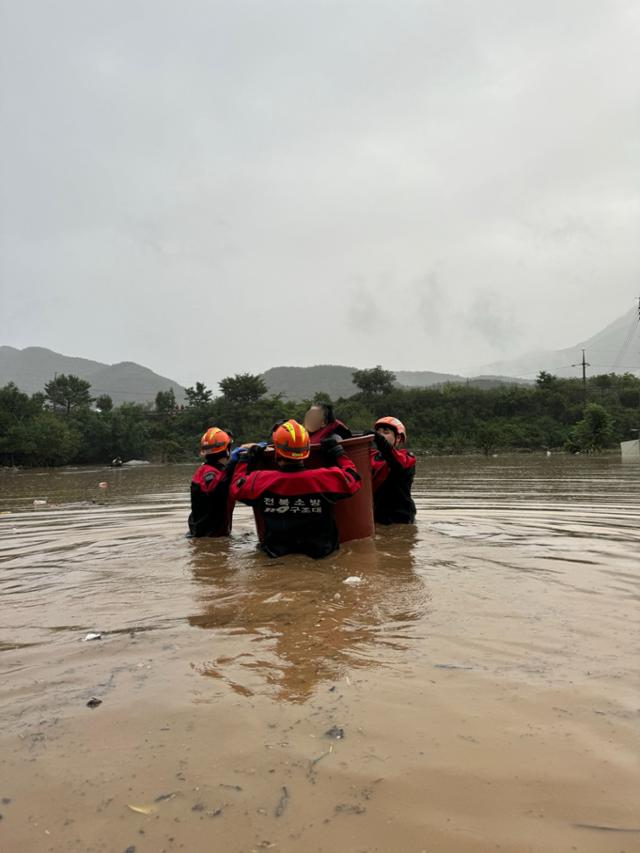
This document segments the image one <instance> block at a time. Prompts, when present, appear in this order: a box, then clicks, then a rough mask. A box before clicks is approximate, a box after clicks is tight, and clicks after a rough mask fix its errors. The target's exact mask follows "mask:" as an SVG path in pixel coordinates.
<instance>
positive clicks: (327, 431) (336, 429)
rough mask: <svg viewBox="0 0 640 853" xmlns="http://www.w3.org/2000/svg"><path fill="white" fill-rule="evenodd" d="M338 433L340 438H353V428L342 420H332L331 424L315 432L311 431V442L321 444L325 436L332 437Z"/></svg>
mask: <svg viewBox="0 0 640 853" xmlns="http://www.w3.org/2000/svg"><path fill="white" fill-rule="evenodd" d="M334 435H337V436H338V437H339V438H351V430H350V429H349V427H348V426H347V425H346V424H343V423H342V421H338V420H335V421H331V423H330V424H327V425H326V426H323V427H320V429H317V430H316V431H315V432H310V433H309V439H310V440H311V444H320V442H321V441H322V440H323V439H324V438H331V437H332V436H334Z"/></svg>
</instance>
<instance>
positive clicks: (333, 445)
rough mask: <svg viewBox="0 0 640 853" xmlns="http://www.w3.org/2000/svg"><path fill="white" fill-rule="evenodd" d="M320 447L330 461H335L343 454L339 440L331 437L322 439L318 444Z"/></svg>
mask: <svg viewBox="0 0 640 853" xmlns="http://www.w3.org/2000/svg"><path fill="white" fill-rule="evenodd" d="M320 447H321V448H322V450H323V452H324V453H325V454H326V455H327V456H328V457H329V458H330V459H337V458H338V456H342V455H343V454H344V447H343V446H342V442H341V441H340V439H338V438H334V437H333V436H329V438H323V439H322V441H321V442H320Z"/></svg>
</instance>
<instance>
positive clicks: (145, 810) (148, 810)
mask: <svg viewBox="0 0 640 853" xmlns="http://www.w3.org/2000/svg"><path fill="white" fill-rule="evenodd" d="M127 808H128V809H129V810H130V811H132V812H135V813H136V814H155V812H157V811H158V809H157V808H156V807H155V806H153V805H149V806H134V805H132V804H131V803H127Z"/></svg>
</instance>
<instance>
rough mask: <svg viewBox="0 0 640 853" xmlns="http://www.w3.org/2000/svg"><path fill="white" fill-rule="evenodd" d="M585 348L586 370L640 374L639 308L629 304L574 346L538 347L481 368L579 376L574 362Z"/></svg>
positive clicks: (518, 373) (505, 372)
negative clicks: (538, 348) (558, 347)
mask: <svg viewBox="0 0 640 853" xmlns="http://www.w3.org/2000/svg"><path fill="white" fill-rule="evenodd" d="M583 349H584V350H585V354H586V358H587V361H588V362H589V363H590V365H591V366H590V367H589V368H588V373H589V374H590V375H593V374H597V373H626V372H629V373H634V374H636V376H640V323H639V322H638V309H637V308H631V309H630V310H629V311H627V312H626V314H623V315H622V316H621V317H618V319H617V320H614V321H613V323H610V324H609V325H608V326H605V328H604V329H602V330H601V331H600V332H597V333H596V334H595V335H592V336H591V337H590V338H587V339H586V340H584V341H580V342H579V343H577V344H575V345H574V346H571V347H567V348H566V349H560V350H537V351H535V352H529V353H525V355H522V356H520V357H518V358H514V359H509V360H506V361H497V362H494V363H493V364H489V365H487V366H486V367H485V368H483V370H484V371H486V372H488V373H499V374H501V375H503V376H524V377H527V378H529V379H535V377H536V375H537V374H538V373H539V372H540V371H541V370H546V371H547V372H548V373H553V374H555V375H556V376H563V377H568V376H579V375H581V374H580V371H579V369H578V368H576V367H574V366H573V365H575V364H578V362H580V361H581V359H582V350H583Z"/></svg>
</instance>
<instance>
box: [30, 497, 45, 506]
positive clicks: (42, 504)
mask: <svg viewBox="0 0 640 853" xmlns="http://www.w3.org/2000/svg"><path fill="white" fill-rule="evenodd" d="M33 505H34V506H46V505H47V502H46V501H41V500H38V498H36V499H35V501H34V502H33Z"/></svg>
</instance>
